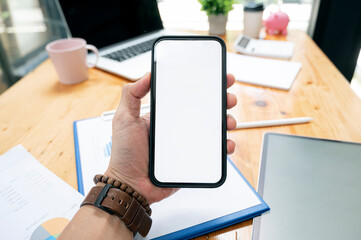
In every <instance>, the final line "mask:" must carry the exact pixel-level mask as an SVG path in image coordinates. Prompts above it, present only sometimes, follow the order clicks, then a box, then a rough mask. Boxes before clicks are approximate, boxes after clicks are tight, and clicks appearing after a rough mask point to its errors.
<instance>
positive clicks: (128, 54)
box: [103, 38, 157, 62]
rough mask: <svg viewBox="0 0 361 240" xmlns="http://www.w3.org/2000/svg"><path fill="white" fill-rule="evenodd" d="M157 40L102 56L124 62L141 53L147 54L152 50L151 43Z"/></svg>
mask: <svg viewBox="0 0 361 240" xmlns="http://www.w3.org/2000/svg"><path fill="white" fill-rule="evenodd" d="M156 39H157V38H153V39H150V40H148V41H145V42H142V43H139V44H137V45H133V46H130V47H127V48H124V49H121V50H119V51H115V52H112V53H108V54H106V55H104V56H103V57H105V58H110V59H113V60H115V61H118V62H122V61H125V60H127V59H129V58H132V57H135V56H137V55H140V54H142V53H145V52H148V51H150V50H151V49H152V46H153V43H154V42H155V40H156Z"/></svg>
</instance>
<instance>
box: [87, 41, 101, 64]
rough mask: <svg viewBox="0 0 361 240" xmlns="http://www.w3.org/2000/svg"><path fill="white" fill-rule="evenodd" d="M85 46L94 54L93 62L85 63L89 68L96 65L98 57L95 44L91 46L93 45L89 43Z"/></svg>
mask: <svg viewBox="0 0 361 240" xmlns="http://www.w3.org/2000/svg"><path fill="white" fill-rule="evenodd" d="M85 48H86V49H88V50H90V51H92V52H93V53H94V54H95V56H96V57H95V63H93V64H92V63H87V65H88V67H89V68H93V67H95V66H96V65H97V63H98V59H99V52H98V49H97V48H96V47H95V46H93V45H90V44H87V45H86V46H85Z"/></svg>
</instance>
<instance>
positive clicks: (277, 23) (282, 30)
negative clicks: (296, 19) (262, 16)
mask: <svg viewBox="0 0 361 240" xmlns="http://www.w3.org/2000/svg"><path fill="white" fill-rule="evenodd" d="M289 22H290V18H289V17H288V15H287V14H286V13H284V12H281V11H278V12H275V13H271V15H270V16H269V17H268V18H267V20H265V21H263V25H264V26H265V27H266V32H267V34H270V35H276V34H282V35H287V25H288V23H289Z"/></svg>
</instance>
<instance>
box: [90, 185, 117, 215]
mask: <svg viewBox="0 0 361 240" xmlns="http://www.w3.org/2000/svg"><path fill="white" fill-rule="evenodd" d="M111 188H114V187H113V186H112V185H110V184H105V186H104V187H103V189H102V191H101V192H100V193H99V195H98V197H97V199H96V200H95V203H94V206H96V207H98V208H100V209H102V210H104V211H106V212H107V213H109V214H111V215H113V214H114V212H113V211H112V210H110V209H108V208H105V207H103V206H102V205H100V204H101V203H102V202H103V200H104V199H105V198H106V197H107V193H108V191H109V189H111Z"/></svg>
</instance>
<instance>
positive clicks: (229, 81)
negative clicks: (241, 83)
mask: <svg viewBox="0 0 361 240" xmlns="http://www.w3.org/2000/svg"><path fill="white" fill-rule="evenodd" d="M235 81H236V79H235V77H234V75H233V74H231V73H228V74H227V88H229V87H231V86H232V85H233V84H234V82H235Z"/></svg>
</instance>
